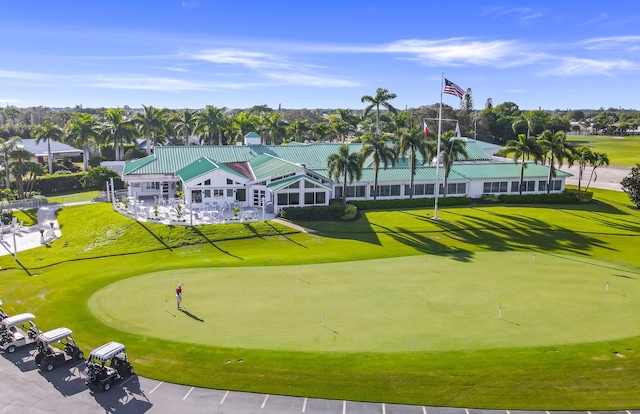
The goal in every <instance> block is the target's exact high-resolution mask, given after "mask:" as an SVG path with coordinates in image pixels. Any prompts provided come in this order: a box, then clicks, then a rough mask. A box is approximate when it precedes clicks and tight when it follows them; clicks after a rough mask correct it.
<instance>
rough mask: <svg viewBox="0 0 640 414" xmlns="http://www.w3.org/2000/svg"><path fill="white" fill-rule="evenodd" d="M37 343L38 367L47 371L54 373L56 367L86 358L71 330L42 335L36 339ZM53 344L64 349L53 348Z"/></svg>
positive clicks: (56, 330)
mask: <svg viewBox="0 0 640 414" xmlns="http://www.w3.org/2000/svg"><path fill="white" fill-rule="evenodd" d="M36 343H37V345H38V353H37V354H36V358H35V361H36V365H37V366H38V367H39V368H40V369H44V370H46V371H52V370H53V368H55V366H56V365H59V364H63V363H65V362H70V361H73V360H81V359H83V358H84V353H82V350H81V349H80V347H78V345H76V343H75V341H74V340H73V338H72V337H71V330H70V329H67V328H57V329H54V330H52V331H47V332H44V333H41V334H40V335H38V336H37V337H36ZM53 343H57V344H58V345H59V346H61V347H62V348H63V349H58V348H56V347H54V346H52V345H51V344H53Z"/></svg>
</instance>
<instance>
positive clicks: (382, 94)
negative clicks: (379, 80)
mask: <svg viewBox="0 0 640 414" xmlns="http://www.w3.org/2000/svg"><path fill="white" fill-rule="evenodd" d="M397 97H398V95H397V94H395V93H392V92H389V91H388V90H387V89H384V88H378V89H376V95H375V96H371V95H364V96H363V97H362V98H360V100H361V101H362V103H365V102H369V106H367V107H366V108H364V114H363V117H366V116H367V114H368V113H369V112H370V111H371V110H372V109H373V108H376V132H377V134H378V136H380V105H382V106H384V107H385V108H387V109H388V110H389V111H391V112H392V113H394V114H395V113H396V112H397V110H396V108H394V107H393V106H392V105H391V104H390V103H389V101H390V100H392V99H395V98H397Z"/></svg>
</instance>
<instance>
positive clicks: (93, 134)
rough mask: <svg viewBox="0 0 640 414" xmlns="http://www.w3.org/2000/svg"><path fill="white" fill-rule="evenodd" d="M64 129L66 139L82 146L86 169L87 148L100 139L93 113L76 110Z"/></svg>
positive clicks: (87, 163) (85, 167)
mask: <svg viewBox="0 0 640 414" xmlns="http://www.w3.org/2000/svg"><path fill="white" fill-rule="evenodd" d="M65 129H66V134H67V136H66V139H67V141H68V142H71V143H73V144H74V145H76V146H78V147H81V148H82V151H83V155H82V160H83V164H84V170H85V171H87V170H88V169H89V148H90V147H91V146H92V145H95V144H97V142H98V140H99V139H100V133H99V132H98V125H97V124H96V121H95V119H94V118H93V115H91V114H85V113H82V112H76V113H74V114H73V116H72V117H71V119H69V122H67V125H66V128H65Z"/></svg>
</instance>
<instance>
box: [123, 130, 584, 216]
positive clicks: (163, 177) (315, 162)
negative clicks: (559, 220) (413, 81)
mask: <svg viewBox="0 0 640 414" xmlns="http://www.w3.org/2000/svg"><path fill="white" fill-rule="evenodd" d="M250 138H255V137H250ZM340 145H342V144H339V143H331V144H296V145H239V146H217V145H215V146H182V147H157V148H155V152H154V154H152V155H149V156H147V157H144V158H141V159H137V160H130V161H127V162H126V164H125V167H124V171H123V173H122V179H123V181H124V182H125V183H127V184H128V191H129V196H132V197H136V198H144V197H150V198H152V197H164V198H173V197H174V195H175V192H176V191H177V190H178V189H180V190H181V191H183V192H184V193H185V200H186V203H187V205H188V206H189V207H198V208H203V207H205V208H206V207H207V206H212V205H231V204H242V205H245V206H248V207H260V206H262V205H266V204H269V205H271V204H272V205H273V210H274V213H277V212H278V211H279V210H280V209H281V208H283V207H303V206H314V205H327V204H328V203H329V200H330V199H332V198H341V197H342V183H339V182H334V181H333V180H332V179H331V178H329V173H328V171H327V157H328V156H329V155H331V154H335V153H336V152H337V151H338V148H339V147H340ZM346 145H348V146H349V152H350V153H354V152H358V151H360V150H361V149H362V144H346ZM465 145H466V149H467V152H468V153H469V159H467V160H458V161H457V162H456V163H455V164H454V165H453V168H452V170H451V173H450V174H449V178H448V182H447V194H448V195H449V196H466V197H471V198H480V197H482V195H483V194H514V193H515V194H517V193H518V192H519V177H520V164H519V163H515V162H513V161H512V160H505V159H503V160H501V161H500V160H496V159H494V158H493V157H491V155H489V154H488V153H487V151H486V150H485V149H484V148H483V146H482V145H480V144H479V141H476V140H472V139H465ZM421 164H422V160H421V159H419V160H418V167H417V168H416V172H415V178H414V189H413V190H414V192H413V197H414V198H420V197H431V198H433V197H435V185H436V183H439V186H440V190H439V194H443V193H444V188H443V181H444V171H443V168H440V169H439V176H438V177H437V179H436V167H435V165H429V163H427V164H426V165H424V166H422V165H421ZM548 174H549V167H547V166H545V165H540V164H534V163H529V164H528V165H527V168H525V169H524V183H523V193H524V194H535V193H546V185H547V176H548ZM410 175H411V171H410V168H409V166H408V165H407V162H406V160H400V161H399V162H397V163H396V165H395V167H391V166H389V168H387V169H383V168H382V167H381V168H380V171H379V174H378V187H377V189H375V188H374V186H373V182H374V173H373V163H372V160H371V157H369V158H368V159H367V160H365V162H364V169H363V172H362V178H361V180H360V181H357V182H353V183H349V184H348V185H347V190H346V191H347V194H346V197H347V199H349V200H369V199H373V195H374V193H377V198H378V199H381V200H384V199H402V198H409V197H410V187H409V181H410V178H411V176H410ZM570 175H571V174H568V173H565V172H563V171H557V174H556V176H555V177H554V179H553V180H552V183H551V186H552V187H551V192H552V193H558V192H562V191H564V188H565V178H566V177H568V176H570Z"/></svg>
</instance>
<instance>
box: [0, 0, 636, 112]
mask: <svg viewBox="0 0 640 414" xmlns="http://www.w3.org/2000/svg"><path fill="white" fill-rule="evenodd" d="M0 12H1V13H2V24H0V37H1V38H2V47H0V106H6V105H7V104H8V105H15V106H18V107H27V106H39V105H43V106H50V107H64V106H70V107H73V106H75V105H79V104H82V105H83V106H84V107H122V106H124V105H129V106H131V107H140V106H141V105H142V104H145V105H154V106H157V107H167V108H176V109H181V108H193V109H196V108H202V107H204V106H205V105H215V106H218V107H223V106H224V107H228V108H245V107H251V106H253V105H263V104H266V105H268V106H270V107H272V108H277V107H278V105H279V104H282V107H283V108H338V107H340V108H351V109H359V108H363V107H364V106H365V105H364V104H363V103H362V102H361V100H360V98H361V97H362V96H363V95H373V94H374V93H375V90H376V89H377V88H378V87H383V88H386V89H388V90H389V91H391V92H394V93H396V94H397V95H398V98H396V99H395V100H394V101H392V103H393V104H394V105H395V106H396V107H398V108H404V107H405V106H409V107H417V106H420V105H429V104H433V103H436V102H439V100H440V78H441V73H443V72H444V75H445V77H446V78H448V79H449V80H451V81H453V82H455V83H457V84H458V85H460V86H461V87H463V88H464V89H466V88H471V89H472V91H473V97H474V102H475V107H476V108H478V109H481V108H483V107H484V105H485V102H486V100H487V98H492V99H493V103H494V105H496V104H499V103H502V102H505V101H512V102H515V103H516V104H518V106H519V107H520V108H521V109H538V108H539V107H540V108H542V109H585V108H592V109H597V108H600V107H604V108H609V107H615V108H618V107H622V108H634V109H638V107H639V106H640V105H638V100H639V99H640V87H639V85H640V82H639V80H638V79H639V77H638V75H639V74H640V53H639V52H640V35H639V34H638V33H640V30H638V27H639V26H640V9H639V8H638V7H637V3H636V2H635V1H630V0H629V1H564V0H560V1H558V0H556V1H539V0H538V1H529V2H527V1H510V2H505V1H502V2H501V1H497V2H483V1H469V2H466V1H457V2H443V1H441V2H431V1H429V2H427V1H396V2H391V1H373V0H372V1H349V0H341V1H334V0H322V1H311V0H292V1H285V0H283V1H277V0H273V1H266V0H262V1H250V0H247V1H241V0H233V1H229V0H227V1H205V0H153V1H151V0H147V1H135V0H127V1H121V0H110V1H87V0H83V1H76V0H65V1H57V2H56V1H29V0H24V1H18V0H0ZM444 102H445V103H447V104H449V105H452V106H455V107H457V106H458V104H459V101H458V99H457V98H456V97H454V96H451V95H445V96H444Z"/></svg>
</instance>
